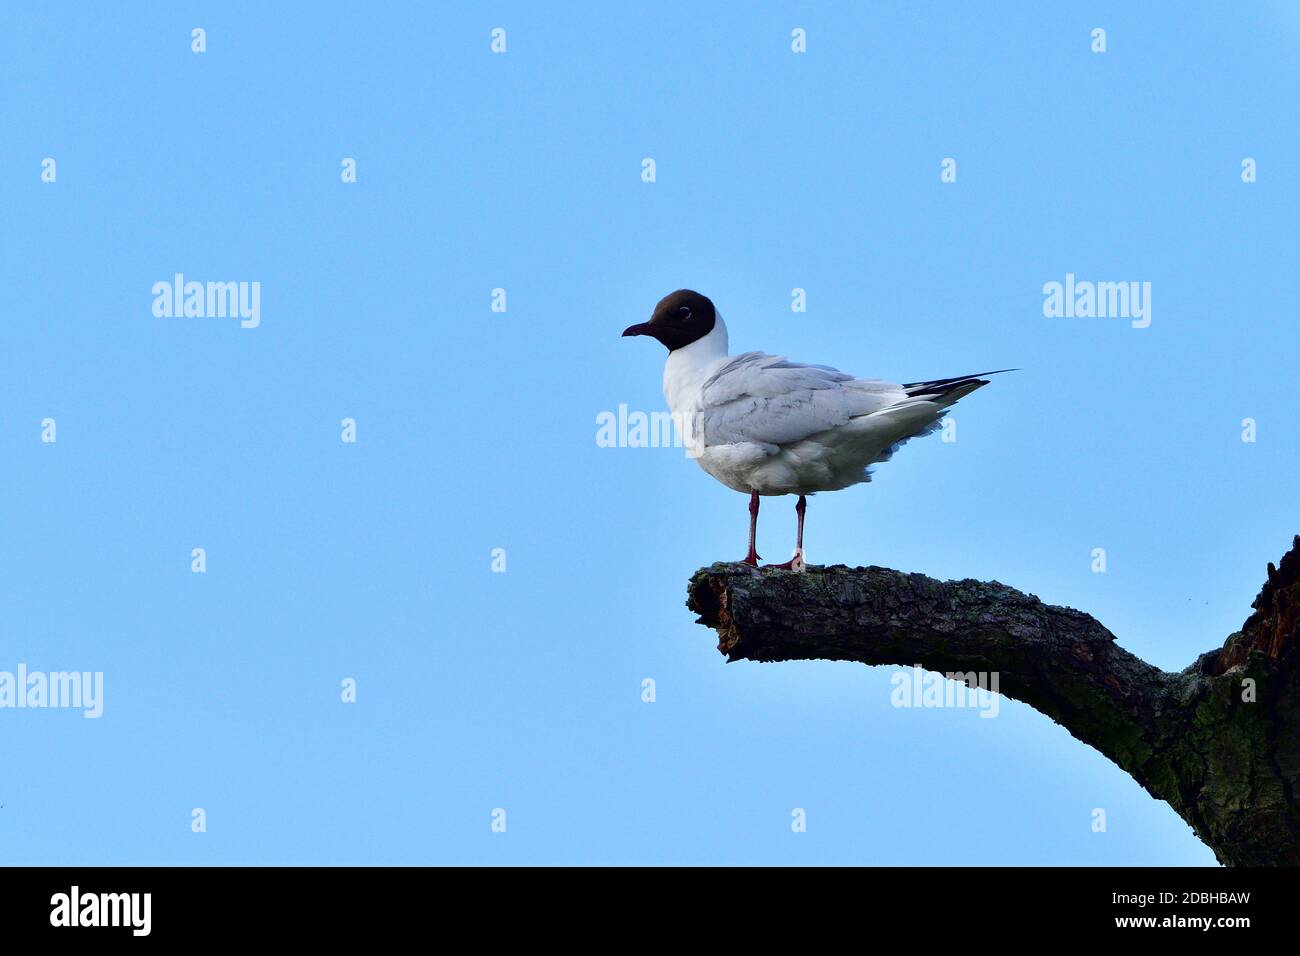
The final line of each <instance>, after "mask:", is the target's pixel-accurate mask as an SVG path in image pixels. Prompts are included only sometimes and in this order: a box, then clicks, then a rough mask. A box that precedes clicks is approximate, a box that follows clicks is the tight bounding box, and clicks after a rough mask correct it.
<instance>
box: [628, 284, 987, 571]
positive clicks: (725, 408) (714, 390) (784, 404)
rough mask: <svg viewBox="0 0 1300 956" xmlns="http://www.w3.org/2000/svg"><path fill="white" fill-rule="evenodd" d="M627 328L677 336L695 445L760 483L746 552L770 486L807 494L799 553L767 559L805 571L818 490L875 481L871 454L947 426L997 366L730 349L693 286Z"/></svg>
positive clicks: (704, 464) (686, 419) (690, 444)
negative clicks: (965, 368)
mask: <svg viewBox="0 0 1300 956" xmlns="http://www.w3.org/2000/svg"><path fill="white" fill-rule="evenodd" d="M623 334H624V335H649V336H651V337H652V338H656V339H658V340H659V341H660V342H661V343H663V344H664V345H666V346H667V347H668V361H667V362H666V363H665V364H664V398H666V399H667V400H668V407H669V409H670V410H671V411H672V413H673V417H674V418H675V420H676V422H677V425H678V427H679V428H680V429H681V431H682V435H683V442H684V444H685V445H686V448H687V452H688V453H689V454H690V455H691V456H692V457H693V458H695V459H696V460H697V461H698V462H699V463H700V467H701V468H703V469H704V470H705V471H707V472H708V473H709V474H710V475H712V476H713V477H714V478H716V479H718V481H720V482H722V483H723V484H724V485H726V486H727V487H728V488H733V489H735V490H736V491H740V492H744V493H747V494H748V495H749V553H748V554H747V555H746V556H745V563H746V564H749V565H753V566H757V564H758V560H759V558H758V553H757V552H756V551H755V549H754V537H755V533H756V531H757V529H758V499H759V496H761V495H798V496H799V502H798V504H796V505H795V513H796V514H797V515H798V517H799V531H798V534H797V537H796V542H795V551H794V557H792V558H791V559H790V560H789V561H787V562H786V563H784V564H775V565H766V567H773V568H785V569H787V570H796V571H797V570H801V569H802V568H803V566H804V552H803V517H804V511H805V509H806V508H807V503H806V500H805V496H806V495H811V494H814V493H816V492H818V491H838V490H839V489H841V488H847V487H848V486H849V485H856V484H858V483H859V482H862V481H870V480H871V472H870V471H869V468H870V466H871V465H874V464H875V463H876V462H881V461H887V460H888V459H889V457H890V456H891V455H893V453H894V452H895V451H896V450H897V449H898V447H899V446H900V445H902V444H903V443H904V442H905V441H907V440H908V439H909V438H915V437H917V436H918V435H926V434H929V433H930V432H932V431H934V430H935V429H937V428H938V427H939V425H940V424H941V419H942V418H943V415H944V411H945V409H947V408H948V406H950V405H952V404H953V403H954V402H956V401H957V400H958V399H959V398H962V397H964V396H966V395H969V394H970V393H971V392H973V391H975V389H977V388H979V387H980V386H982V385H987V384H988V381H987V380H985V379H983V378H981V377H980V376H981V375H996V374H997V373H996V372H979V373H977V374H975V375H959V376H957V377H955V378H940V379H934V380H932V381H928V382H912V383H910V384H906V385H896V384H894V383H893V382H886V381H882V380H880V379H874V378H855V377H854V376H852V375H847V374H845V373H844V372H840V371H837V370H836V369H833V368H830V367H829V366H826V365H801V364H799V363H798V362H790V361H787V360H786V359H785V358H783V357H782V356H779V355H767V354H765V353H763V352H744V353H742V354H741V355H728V354H727V326H726V325H725V324H724V323H723V321H722V316H721V315H719V314H718V312H717V310H716V309H715V308H714V307H713V303H712V302H711V301H709V299H708V297H706V296H703V295H700V294H699V293H698V292H692V291H691V290H689V289H680V290H678V291H677V292H673V293H671V294H670V295H666V296H664V297H663V298H662V299H660V300H659V304H658V305H657V306H655V311H654V315H652V316H651V317H650V321H649V322H642V323H641V324H639V325H633V326H631V327H630V328H628V329H626V330H624V332H623ZM999 371H1011V370H1010V369H1000V370H999Z"/></svg>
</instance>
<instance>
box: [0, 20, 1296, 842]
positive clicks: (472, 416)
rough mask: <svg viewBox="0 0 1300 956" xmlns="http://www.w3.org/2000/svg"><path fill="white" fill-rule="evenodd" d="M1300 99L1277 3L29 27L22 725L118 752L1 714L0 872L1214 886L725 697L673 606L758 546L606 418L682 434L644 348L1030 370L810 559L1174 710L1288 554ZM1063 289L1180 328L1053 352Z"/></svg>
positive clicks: (1038, 768)
mask: <svg viewBox="0 0 1300 956" xmlns="http://www.w3.org/2000/svg"><path fill="white" fill-rule="evenodd" d="M194 27H203V28H205V29H206V31H207V52H206V53H203V54H195V53H193V52H191V30H192V29H193V28H194ZM494 27H503V28H505V29H506V31H507V34H506V35H507V52H506V53H505V54H503V55H494V54H493V53H492V52H491V51H490V49H489V44H490V32H491V30H492V29H493V28H494ZM795 27H802V28H804V29H806V30H807V36H808V41H807V42H808V51H807V53H806V54H803V55H797V54H794V53H792V52H791V50H790V32H791V30H792V29H794V28H795ZM1094 27H1103V28H1105V29H1106V31H1107V52H1106V53H1105V54H1094V53H1093V52H1091V50H1090V44H1091V39H1090V31H1091V30H1092V29H1093V28H1094ZM1298 97H1300V13H1297V12H1296V11H1295V8H1294V6H1293V5H1291V4H1286V3H1281V2H1278V3H1250V4H1245V5H1239V6H1234V7H1231V8H1226V7H1221V6H1220V7H1217V8H1212V7H1210V6H1209V5H1204V6H1202V5H1196V4H1192V5H1186V4H1141V5H1139V7H1138V8H1137V9H1135V8H1134V7H1133V5H1131V4H1098V5H1085V4H1078V5H1068V6H1067V5H1050V8H1049V6H1048V5H1044V4H1036V3H1024V4H1010V3H1007V4H997V5H996V6H995V7H990V8H989V9H986V10H977V9H974V7H973V5H970V4H959V3H950V4H937V5H927V4H870V5H867V4H848V3H845V4H836V5H831V4H812V3H789V4H785V3H767V4H743V5H742V4H735V5H730V6H722V5H719V6H717V7H712V6H710V7H708V8H707V9H701V5H699V4H696V3H668V2H662V0H659V2H655V3H642V4H622V5H617V6H610V5H600V6H599V7H597V6H596V5H594V4H593V5H590V6H589V7H588V9H585V10H578V9H574V8H573V6H572V5H566V7H565V8H564V9H557V8H551V7H548V8H546V9H543V8H541V7H540V6H538V5H536V4H498V3H494V4H488V5H479V4H473V5H471V4H463V5H460V4H455V5H453V4H437V5H434V4H410V5H405V6H402V7H400V8H393V7H390V5H388V4H345V5H325V6H323V7H321V8H320V9H312V10H310V11H306V10H305V9H300V8H297V7H291V6H290V5H266V4H226V3H222V4H215V3H214V4H164V3H154V4H127V5H113V6H112V7H111V8H110V7H103V8H97V7H94V6H91V7H87V6H86V5H85V4H70V3H69V4H54V5H43V6H42V7H41V8H40V9H32V8H27V7H24V6H21V5H16V4H10V5H7V6H6V7H5V8H4V10H3V11H2V12H0V107H2V108H0V114H2V115H3V117H4V122H3V126H4V137H3V139H4V146H3V149H0V183H2V184H3V188H2V193H3V195H2V197H0V202H2V219H0V301H2V302H3V309H4V322H3V325H2V326H0V335H2V336H3V340H2V341H0V454H3V460H4V462H5V467H4V469H3V477H2V478H0V482H3V490H4V493H5V500H6V502H7V506H6V507H5V508H3V509H0V541H2V542H3V543H2V544H0V581H2V582H3V585H2V586H0V635H2V639H0V670H13V669H15V668H16V667H17V665H18V664H19V663H23V664H25V665H26V666H27V667H28V668H29V669H31V670H44V671H59V670H86V671H103V672H104V681H105V701H104V715H103V716H102V717H101V718H100V719H98V720H86V719H83V718H82V717H81V715H80V713H79V712H76V711H68V710H43V711H42V710H22V711H19V710H0V753H3V755H4V760H3V763H2V766H0V804H3V808H2V809H0V862H4V863H28V864H32V863H48V864H64V863H100V864H110V863H141V864H143V863H196V864H197V863H217V864H227V863H334V862H342V863H544V862H545V863H594V862H603V863H714V862H718V863H882V864H913V863H915V864H971V863H1007V864H1012V863H1023V864H1076V863H1078V864H1157V863H1159V864H1165V863H1170V864H1189V865H1207V864H1212V863H1213V858H1212V855H1211V853H1210V852H1209V850H1208V849H1206V848H1205V847H1204V846H1202V845H1201V844H1200V843H1199V842H1198V841H1197V840H1196V839H1195V838H1194V837H1193V835H1192V834H1191V831H1190V829H1189V828H1188V827H1187V826H1186V825H1185V824H1184V823H1183V822H1182V821H1181V820H1180V819H1179V818H1178V817H1177V816H1175V814H1174V813H1173V811H1172V810H1170V809H1169V808H1168V807H1167V806H1165V805H1164V804H1163V803H1159V802H1157V801H1155V800H1153V799H1152V798H1151V797H1149V796H1147V795H1146V794H1145V793H1144V792H1143V791H1142V790H1141V789H1140V788H1139V787H1138V786H1137V785H1136V784H1135V783H1134V782H1133V781H1132V780H1131V779H1130V778H1129V777H1128V776H1126V775H1125V774H1124V773H1123V772H1121V771H1120V770H1118V769H1117V768H1116V767H1114V766H1113V765H1111V764H1110V763H1109V762H1107V761H1106V760H1105V759H1104V758H1102V757H1101V756H1100V755H1099V754H1097V753H1095V752H1094V751H1092V750H1091V749H1089V748H1087V747H1085V746H1083V745H1081V744H1079V743H1078V742H1076V741H1075V740H1073V739H1072V738H1071V737H1070V736H1069V735H1068V734H1067V733H1066V732H1065V731H1064V730H1063V729H1061V728H1060V727H1057V726H1055V725H1054V724H1052V723H1051V722H1050V721H1049V720H1048V719H1046V718H1045V717H1042V716H1041V715H1039V714H1037V713H1035V712H1033V711H1031V710H1029V709H1028V708H1027V707H1024V706H1022V705H1020V704H1016V703H1013V702H1004V705H1003V707H1002V710H1001V713H1000V715H999V716H998V717H997V718H996V719H993V720H988V719H980V718H979V716H978V713H977V712H976V711H974V710H943V709H914V710H903V709H895V708H893V707H891V706H890V703H889V697H890V691H891V685H890V675H891V673H892V671H891V669H889V668H875V669H868V668H865V667H861V666H858V665H852V664H833V663H825V662H821V663H798V664H783V665H763V666H760V665H754V664H748V663H739V664H733V665H726V664H724V663H723V661H722V659H721V658H720V657H719V656H718V654H717V653H716V651H715V650H714V636H713V634H712V632H709V631H706V630H705V629H704V628H701V627H698V626H696V625H695V624H694V623H693V618H692V616H691V615H690V614H689V613H688V612H687V611H686V609H685V608H684V606H683V600H684V597H685V585H686V581H687V578H688V577H689V575H690V574H691V572H692V571H694V570H695V569H696V568H697V567H699V566H700V565H702V564H708V563H710V562H712V561H715V560H722V559H735V558H739V557H740V556H741V555H742V554H743V552H744V545H745V541H744V535H745V526H746V520H747V515H746V512H745V500H744V498H743V496H740V495H738V494H736V493H734V492H731V491H728V490H727V489H725V488H724V487H723V486H721V485H719V484H717V483H715V482H713V481H712V480H711V479H709V478H708V477H707V476H706V475H705V474H704V473H703V472H701V471H700V470H699V469H698V468H697V466H696V465H695V464H694V463H692V462H690V461H688V460H686V459H685V457H684V456H683V454H682V452H681V451H680V450H679V449H654V448H645V449H632V448H600V447H597V444H596V441H595V436H596V430H597V429H596V416H597V415H598V414H599V413H601V412H602V411H607V410H615V409H617V407H618V405H619V404H620V403H626V404H627V405H628V406H629V407H630V408H632V409H640V410H645V411H653V410H657V409H661V408H662V407H663V405H662V403H663V399H662V395H661V392H660V379H661V374H662V359H663V352H662V349H660V347H659V346H658V345H657V344H656V343H653V342H651V341H649V340H646V339H636V340H624V339H620V338H619V333H620V332H621V330H622V329H623V328H624V327H625V326H626V325H629V324H631V323H633V322H638V321H643V320H644V319H646V318H647V317H648V315H649V312H650V309H651V308H652V307H653V305H654V302H655V301H656V300H657V299H658V298H659V297H660V296H661V295H663V294H664V293H666V292H668V291H671V290H673V289H676V288H679V287H683V286H687V287H693V288H696V289H699V290H700V291H702V292H705V293H706V294H708V295H710V296H711V297H712V298H713V299H714V300H715V302H716V303H717V304H718V306H719V308H720V310H721V311H722V313H723V315H724V316H725V317H726V319H727V321H728V323H729V326H730V329H731V333H732V343H733V347H735V348H736V349H738V350H743V349H755V348H758V349H764V350H767V351H772V352H779V353H783V354H788V355H790V356H791V357H792V358H794V359H797V360H803V361H812V362H823V363H829V364H833V365H836V366H839V367H841V368H845V369H848V370H851V371H853V372H856V373H858V374H861V375H871V376H881V377H889V378H895V379H901V380H905V381H910V380H915V379H922V378H929V377H937V376H946V375H955V374H959V373H967V372H975V371H981V370H984V369H988V368H1001V367H1005V366H1020V367H1022V368H1023V369H1024V371H1021V372H1019V373H1017V374H1015V375H1013V376H1005V377H1003V378H1001V379H999V380H998V381H997V382H996V384H994V385H992V386H990V387H988V388H986V389H984V390H983V391H981V392H980V393H979V394H978V395H975V396H972V397H971V398H969V399H967V400H966V401H965V402H963V403H962V405H961V406H959V408H958V411H957V414H956V419H957V422H958V433H957V434H958V440H957V442H956V443H952V444H944V443H943V442H941V441H940V440H939V437H938V436H934V437H931V438H928V439H925V440H924V441H918V442H914V443H912V444H911V445H909V446H908V447H907V448H906V449H904V451H903V452H902V453H901V454H900V455H899V456H898V457H897V458H896V459H895V460H894V461H893V462H891V463H889V464H887V465H884V466H882V467H881V468H880V470H879V472H878V474H877V479H876V481H875V482H874V483H873V484H870V485H866V486H859V487H857V488H854V489H851V490H848V491H845V492H842V493H837V494H833V495H821V496H817V497H816V498H815V499H813V501H812V502H811V503H810V507H809V512H808V551H809V558H810V560H812V561H813V562H815V563H837V562H844V563H849V564H882V565H886V566H890V567H896V568H902V569H906V570H909V571H921V572H924V573H926V574H930V575H934V576H937V577H940V578H947V577H977V578H984V579H997V580H999V581H1003V582H1006V583H1008V584H1011V585H1014V586H1016V587H1019V588H1021V589H1023V590H1026V591H1029V592H1032V593H1034V594H1037V595H1039V596H1041V597H1042V598H1043V599H1044V600H1047V601H1049V602H1052V603H1059V604H1066V605H1070V606H1074V607H1078V608H1082V609H1084V610H1087V611H1088V612H1090V613H1093V614H1095V615H1096V616H1097V617H1098V618H1099V619H1100V620H1101V621H1103V622H1104V623H1105V624H1106V625H1107V626H1108V627H1110V628H1111V629H1112V630H1113V631H1114V632H1115V633H1116V634H1117V635H1118V636H1119V639H1120V641H1121V643H1123V645H1124V646H1125V647H1127V648H1129V649H1130V650H1132V651H1134V652H1136V653H1138V654H1140V655H1142V656H1143V657H1145V658H1147V659H1148V660H1150V661H1152V662H1154V663H1156V664H1158V665H1160V666H1162V667H1165V668H1167V669H1171V670H1177V669H1181V668H1182V667H1184V666H1185V665H1187V664H1188V663H1190V662H1191V661H1192V660H1193V658H1194V657H1195V656H1196V655H1197V654H1198V653H1200V652H1202V651H1205V650H1208V649H1210V648H1212V647H1215V646H1218V645H1219V644H1220V643H1221V642H1222V641H1223V639H1224V637H1225V636H1226V635H1227V634H1228V633H1229V632H1231V631H1232V630H1234V629H1236V628H1237V627H1238V626H1240V624H1241V622H1242V621H1243V620H1244V618H1245V616H1246V615H1247V613H1248V610H1249V607H1248V606H1249V603H1250V601H1251V599H1252V598H1253V597H1254V595H1255V593H1256V592H1257V590H1258V587H1259V585H1260V583H1261V582H1262V580H1263V577H1264V566H1265V563H1266V562H1267V561H1269V560H1276V559H1277V558H1278V556H1279V555H1280V554H1281V553H1282V552H1283V551H1284V550H1285V549H1286V546H1287V545H1288V543H1289V541H1290V536H1291V535H1292V534H1293V533H1294V532H1296V531H1297V530H1300V522H1297V514H1296V501H1297V497H1298V496H1297V491H1298V490H1300V489H1298V487H1297V479H1296V471H1295V463H1296V449H1297V443H1298V441H1300V421H1298V420H1297V417H1296V414H1295V409H1296V405H1297V398H1298V397H1300V396H1298V395H1297V391H1298V386H1297V379H1296V373H1295V365H1294V354H1293V353H1294V343H1295V342H1296V322H1297V311H1296V303H1297V300H1298V295H1297V282H1298V280H1297V270H1296V263H1297V261H1300V248H1298V247H1300V242H1298V241H1297V229H1296V223H1297V221H1300V201H1298V197H1300V190H1298V189H1297V173H1296V169H1297V165H1296V164H1297V156H1300V142H1297V139H1298V137H1300V126H1298V125H1297V123H1296V116H1297V102H1296V101H1297V98H1298ZM45 157H51V158H54V159H55V160H56V162H57V180H56V181H55V182H54V183H43V182H42V181H41V163H42V160H43V159H44V158H45ZM344 157H353V158H355V159H356V161H357V173H358V182H356V183H355V184H344V183H342V182H341V181H340V164H341V162H342V160H343V158H344ZM645 157H653V158H654V159H655V160H656V163H657V181H656V182H655V183H653V184H647V183H644V182H642V181H641V161H642V159H643V158H645ZM945 157H952V158H954V159H956V160H957V164H958V178H957V182H955V183H951V184H945V183H941V182H940V177H939V173H940V163H941V161H942V160H943V159H944V158H945ZM1246 157H1253V158H1255V159H1256V160H1257V163H1258V182H1256V183H1251V184H1247V183H1243V182H1242V180H1241V162H1242V160H1243V159H1244V158H1246ZM177 272H181V273H184V274H185V275H186V276H187V278H191V279H197V280H200V281H207V280H214V281H215V280H234V281H239V280H243V281H257V282H260V283H261V290H262V292H261V325H260V327H258V328H256V329H240V328H239V327H238V325H237V324H236V323H234V322H233V321H232V320H228V319H218V318H191V319H169V318H157V317H155V316H154V315H153V314H152V311H151V305H152V301H153V299H152V294H151V291H150V290H151V287H152V285H153V283H155V282H158V281H170V279H171V277H172V276H173V275H174V274H175V273H177ZM1066 273H1074V274H1075V275H1076V276H1078V277H1079V278H1080V279H1092V280H1108V281H1109V280H1115V281H1119V280H1126V281H1127V280H1131V281H1147V282H1150V283H1152V289H1153V291H1152V324H1151V327H1150V328H1147V329H1133V328H1131V327H1130V326H1129V324H1128V322H1126V321H1124V320H1117V319H1100V318H1074V319H1059V318H1053V319H1049V318H1045V317H1044V315H1043V310H1042V304H1043V294H1042V287H1043V284H1044V283H1046V282H1050V281H1063V280H1064V277H1065V275H1066ZM498 287H500V288H504V289H506V291H507V309H508V310H507V312H505V313H504V314H502V313H494V312H493V311H492V310H491V309H490V302H491V290H492V289H493V288H498ZM795 287H800V288H804V289H806V290H807V297H808V310H807V312H806V313H803V314H796V313H792V312H791V310H790V291H791V289H793V288H795ZM47 417H48V418H54V419H55V420H56V422H57V443H55V444H48V443H43V442H42V441H41V421H42V420H43V419H45V418H47ZM345 417H352V418H355V419H356V421H357V425H358V441H357V442H356V443H355V444H345V443H343V442H342V441H341V440H340V421H341V419H343V418H345ZM1248 417H1249V418H1254V419H1255V420H1256V421H1257V427H1258V440H1257V441H1256V442H1254V443H1246V442H1243V441H1242V440H1241V421H1242V419H1244V418H1248ZM792 504H793V501H792V500H790V499H784V500H779V501H775V500H769V501H768V502H767V503H766V507H765V508H764V514H763V518H764V520H763V523H762V525H761V527H760V541H759V550H760V551H761V552H762V553H763V554H764V556H765V557H767V558H769V559H777V560H783V559H784V558H785V557H787V556H788V554H789V548H790V545H791V543H792V537H793V527H794V517H793V509H792V507H791V506H792ZM195 547H203V548H205V549H206V553H207V572H206V574H201V575H200V574H193V573H191V557H190V555H191V549H192V548H195ZM1099 547H1100V548H1105V549H1106V553H1107V571H1106V573H1104V574H1096V573H1093V571H1092V570H1091V565H1092V556H1091V553H1092V551H1093V549H1094V548H1099ZM494 548H504V549H505V550H506V555H507V570H506V572H505V573H503V574H501V573H493V571H492V558H491V552H492V550H493V549H494ZM349 677H350V678H354V679H355V680H356V681H357V682H358V699H357V702H356V703H355V704H344V703H342V702H341V701H340V682H341V681H342V680H343V679H344V678H349ZM647 677H649V678H653V679H654V680H655V681H656V682H657V701H656V702H655V703H653V704H646V703H643V702H642V701H641V681H642V680H643V679H644V678H647ZM196 807H201V808H204V809H205V810H206V812H207V832H206V833H193V832H191V825H190V823H191V810H192V809H193V808H196ZM497 807H501V808H505V809H506V811H507V814H508V816H507V820H508V825H507V831H506V833H504V834H500V833H493V832H492V831H491V828H490V823H491V817H490V814H491V812H492V810H493V808H497ZM796 807H799V808H804V809H805V810H806V812H807V820H808V830H807V832H806V833H802V834H795V833H792V832H791V827H790V822H791V810H792V809H793V808H796ZM1093 808H1103V809H1105V811H1106V813H1107V832H1105V833H1094V832H1092V827H1091V821H1092V818H1091V812H1092V810H1093Z"/></svg>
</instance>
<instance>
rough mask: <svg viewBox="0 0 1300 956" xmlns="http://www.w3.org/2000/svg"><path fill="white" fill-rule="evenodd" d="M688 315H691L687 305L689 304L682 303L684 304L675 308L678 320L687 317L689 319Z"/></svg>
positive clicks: (681, 320)
mask: <svg viewBox="0 0 1300 956" xmlns="http://www.w3.org/2000/svg"><path fill="white" fill-rule="evenodd" d="M690 317H691V310H690V307H689V306H685V305H684V306H682V307H681V308H680V309H678V310H677V321H678V322H685V321H686V320H687V319H689V318H690Z"/></svg>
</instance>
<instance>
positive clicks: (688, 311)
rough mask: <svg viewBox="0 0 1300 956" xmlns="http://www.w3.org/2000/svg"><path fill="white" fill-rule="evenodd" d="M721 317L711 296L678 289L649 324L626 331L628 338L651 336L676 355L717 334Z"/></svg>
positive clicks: (665, 298)
mask: <svg viewBox="0 0 1300 956" xmlns="http://www.w3.org/2000/svg"><path fill="white" fill-rule="evenodd" d="M717 317H718V315H717V313H716V312H715V311H714V310H713V303H712V302H710V301H709V299H708V296H703V295H700V294H699V293H698V292H692V291H691V290H690V289H678V290H677V291H676V292H672V293H669V294H668V295H666V296H664V297H663V298H662V299H660V300H659V304H658V305H656V306H655V311H654V315H652V316H650V321H649V322H642V323H641V324H640V325H633V326H630V327H628V328H626V329H624V330H623V334H624V335H649V336H650V337H652V338H656V339H658V340H659V341H660V342H662V343H663V344H664V345H665V346H667V347H668V351H670V352H672V351H675V350H676V349H680V348H682V347H684V346H687V345H690V344H691V343H692V342H697V341H699V340H700V339H702V338H704V336H706V335H708V334H709V333H710V332H712V331H713V325H714V323H715V322H716V321H717Z"/></svg>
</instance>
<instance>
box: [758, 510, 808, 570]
mask: <svg viewBox="0 0 1300 956" xmlns="http://www.w3.org/2000/svg"><path fill="white" fill-rule="evenodd" d="M807 510H808V502H807V501H806V500H805V499H804V496H803V495H800V496H799V503H798V504H796V505H795V506H794V513H795V514H797V515H798V516H799V530H798V532H796V534H795V544H794V557H793V558H791V559H790V560H789V561H787V562H785V563H784V564H765V565H763V567H765V568H777V569H779V570H782V571H802V570H803V567H804V562H803V513H804V512H805V511H807Z"/></svg>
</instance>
